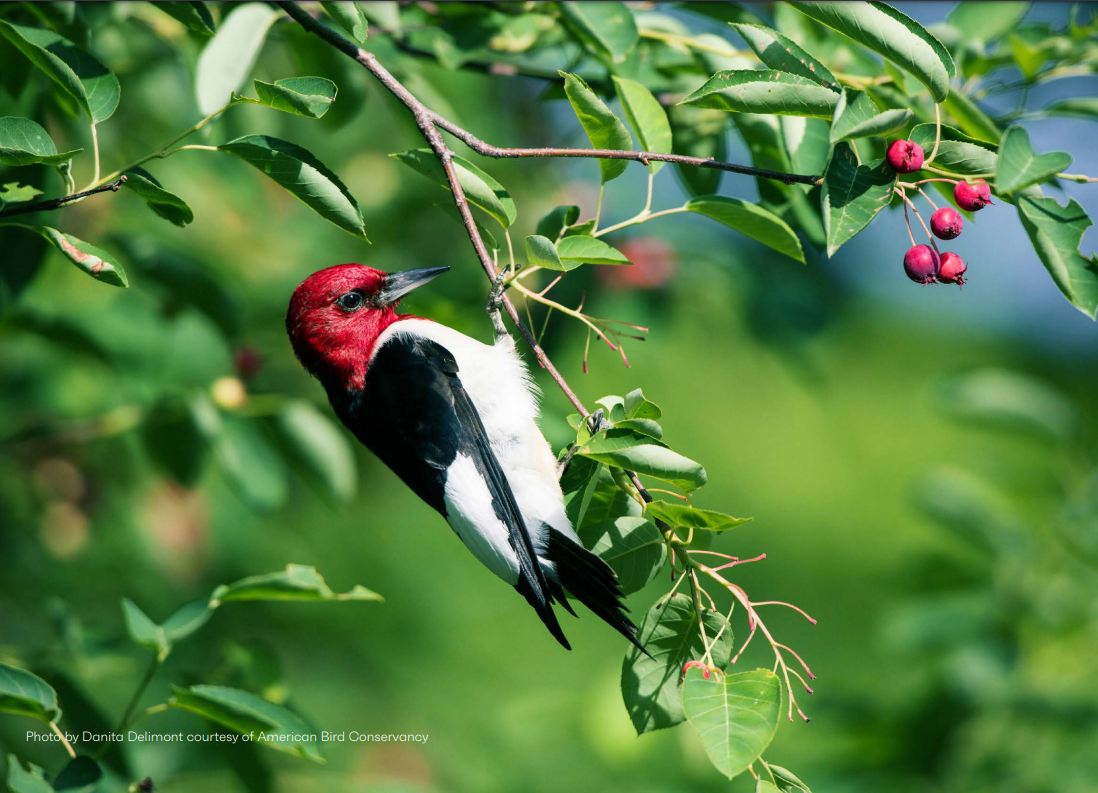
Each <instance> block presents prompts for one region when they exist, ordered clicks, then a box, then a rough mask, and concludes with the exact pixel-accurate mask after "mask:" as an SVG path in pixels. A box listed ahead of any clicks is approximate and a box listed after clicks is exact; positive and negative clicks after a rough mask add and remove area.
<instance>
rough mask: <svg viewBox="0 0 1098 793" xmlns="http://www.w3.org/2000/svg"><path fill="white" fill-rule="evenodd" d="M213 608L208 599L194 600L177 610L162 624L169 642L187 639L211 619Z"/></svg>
mask: <svg viewBox="0 0 1098 793" xmlns="http://www.w3.org/2000/svg"><path fill="white" fill-rule="evenodd" d="M212 616H213V609H211V608H210V602H209V601H208V600H192V601H191V602H190V603H186V604H184V605H182V606H180V607H179V608H178V609H176V610H175V612H174V613H172V615H171V616H170V617H168V618H167V619H166V620H164V622H163V624H162V625H161V626H160V627H161V628H163V630H164V635H165V636H166V637H167V639H168V641H169V642H178V641H182V640H183V639H186V638H187V637H188V636H190V635H191V634H192V633H194V632H195V631H197V630H198V629H199V628H201V627H202V626H203V625H205V624H206V623H207V622H209V621H210V617H212Z"/></svg>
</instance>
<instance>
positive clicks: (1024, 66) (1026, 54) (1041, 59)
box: [1007, 35, 1048, 81]
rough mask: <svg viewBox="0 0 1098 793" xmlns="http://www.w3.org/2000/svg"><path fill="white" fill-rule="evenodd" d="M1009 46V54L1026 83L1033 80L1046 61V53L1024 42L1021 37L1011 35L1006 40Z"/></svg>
mask: <svg viewBox="0 0 1098 793" xmlns="http://www.w3.org/2000/svg"><path fill="white" fill-rule="evenodd" d="M1007 42H1008V43H1009V44H1010V54H1011V55H1013V56H1014V63H1015V64H1017V66H1018V69H1019V71H1021V73H1022V76H1023V77H1025V78H1026V80H1027V81H1031V80H1033V78H1034V77H1036V76H1037V73H1038V72H1040V71H1041V68H1042V67H1043V66H1044V65H1045V63H1046V62H1047V59H1048V53H1047V51H1046V50H1045V49H1044V48H1042V47H1040V46H1038V45H1036V44H1031V43H1030V42H1028V41H1026V40H1025V39H1024V38H1022V37H1021V36H1016V35H1011V36H1010V37H1009V38H1007Z"/></svg>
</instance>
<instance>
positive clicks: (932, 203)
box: [915, 187, 938, 211]
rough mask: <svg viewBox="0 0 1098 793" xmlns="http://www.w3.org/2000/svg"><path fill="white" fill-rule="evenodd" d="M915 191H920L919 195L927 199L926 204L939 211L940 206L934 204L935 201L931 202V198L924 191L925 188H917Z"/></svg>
mask: <svg viewBox="0 0 1098 793" xmlns="http://www.w3.org/2000/svg"><path fill="white" fill-rule="evenodd" d="M915 189H916V190H918V191H919V193H920V194H921V195H922V197H923V198H925V199H926V202H927V203H928V204H930V205H931V206H932V207H934V209H935V211H937V209H938V205H937V204H935V203H934V202H933V201H931V200H930V196H928V195H927V194H926V191H925V190H923V188H921V187H916V188H915Z"/></svg>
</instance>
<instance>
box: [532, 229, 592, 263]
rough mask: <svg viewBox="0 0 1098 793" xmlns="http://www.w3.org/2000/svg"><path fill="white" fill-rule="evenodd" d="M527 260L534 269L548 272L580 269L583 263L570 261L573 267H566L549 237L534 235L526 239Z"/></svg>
mask: <svg viewBox="0 0 1098 793" xmlns="http://www.w3.org/2000/svg"><path fill="white" fill-rule="evenodd" d="M526 260H527V262H528V263H529V264H531V265H532V266H534V267H544V268H545V269H546V270H560V271H562V272H563V271H567V270H570V269H572V268H574V267H579V266H580V264H582V262H572V261H569V262H568V264H569V265H571V267H568V266H565V264H564V262H562V261H561V260H560V256H558V255H557V246H556V245H554V244H553V241H552V240H551V239H549V238H548V237H542V236H540V235H537V234H534V235H531V236H529V237H527V238H526Z"/></svg>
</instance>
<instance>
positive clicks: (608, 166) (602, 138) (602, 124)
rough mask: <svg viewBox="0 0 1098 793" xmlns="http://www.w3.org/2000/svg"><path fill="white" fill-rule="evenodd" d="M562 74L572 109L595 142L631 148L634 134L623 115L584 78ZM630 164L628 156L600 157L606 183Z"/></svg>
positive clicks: (602, 146) (601, 146)
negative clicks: (602, 98) (614, 158)
mask: <svg viewBox="0 0 1098 793" xmlns="http://www.w3.org/2000/svg"><path fill="white" fill-rule="evenodd" d="M560 76H561V77H563V78H564V93H565V96H567V97H568V101H569V102H570V103H571V104H572V110H573V111H575V114H576V118H578V119H579V122H580V124H581V125H582V126H583V131H584V132H586V133H587V138H588V139H589V140H590V141H591V146H592V147H594V148H596V149H618V150H621V151H631V150H632V148H633V138H632V136H630V134H629V130H627V129H626V128H625V125H624V124H622V123H621V119H619V118H618V117H617V116H615V115H614V114H613V113H612V112H610V108H608V107H607V106H606V103H605V102H603V101H602V100H601V99H599V98H598V97H597V96H596V95H595V92H594V91H592V90H591V88H590V87H589V86H588V85H587V83H586V82H584V80H583V78H582V77H578V76H577V75H574V74H568V73H567V72H561V73H560ZM627 164H628V161H626V160H599V171H600V173H601V174H602V183H603V184H606V183H607V182H609V181H610V180H612V179H616V178H618V177H619V176H621V175H622V174H623V173H625V167H626V165H627Z"/></svg>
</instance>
